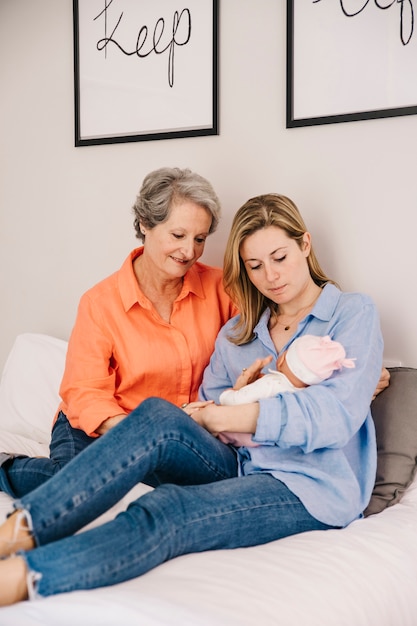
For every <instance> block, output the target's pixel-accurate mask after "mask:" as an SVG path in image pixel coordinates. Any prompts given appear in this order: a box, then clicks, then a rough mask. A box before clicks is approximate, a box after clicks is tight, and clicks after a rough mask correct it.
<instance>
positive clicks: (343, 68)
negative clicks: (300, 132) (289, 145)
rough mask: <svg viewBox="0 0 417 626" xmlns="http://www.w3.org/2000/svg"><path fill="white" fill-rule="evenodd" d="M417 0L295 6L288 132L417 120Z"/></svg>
mask: <svg viewBox="0 0 417 626" xmlns="http://www.w3.org/2000/svg"><path fill="white" fill-rule="evenodd" d="M415 2H416V0H288V1H287V12H288V13H287V20H288V23H287V27H288V42H287V46H288V48H287V53H288V54H287V63H288V66H287V81H288V84H287V89H288V92H287V96H288V99H287V127H292V126H305V125H311V124H324V123H330V122H343V121H350V120H359V119H371V118H377V117H389V116H394V115H409V114H415V113H417V80H416V76H417V33H416V32H415V25H414V3H415Z"/></svg>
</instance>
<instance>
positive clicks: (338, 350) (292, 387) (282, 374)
mask: <svg viewBox="0 0 417 626" xmlns="http://www.w3.org/2000/svg"><path fill="white" fill-rule="evenodd" d="M276 367H277V370H269V374H265V375H263V376H261V377H260V378H258V379H257V380H255V381H254V382H253V383H250V384H248V385H245V386H243V387H242V386H240V384H239V381H237V384H236V386H235V387H234V388H233V389H227V390H226V391H223V393H222V394H221V395H220V398H219V401H220V404H223V405H226V406H231V405H235V404H248V403H250V402H256V401H258V400H260V399H261V398H272V397H274V396H276V395H277V394H279V393H282V392H284V391H290V392H294V391H297V389H302V388H304V387H308V386H309V385H316V384H317V383H320V382H322V381H323V380H326V379H327V378H330V376H331V375H332V374H333V372H334V371H335V370H340V369H342V367H348V368H352V367H355V363H354V359H347V358H346V353H345V349H344V348H343V346H342V345H341V344H340V343H339V342H337V341H333V340H332V339H330V337H329V336H328V335H326V336H325V337H316V336H315V335H302V336H301V337H298V339H295V341H293V343H292V344H291V345H290V347H289V348H288V350H286V352H284V353H283V354H282V355H281V356H280V357H279V359H278V360H277V363H276ZM218 438H219V439H220V441H223V442H224V443H230V444H232V445H234V446H236V447H239V446H246V447H254V446H256V445H257V444H255V443H254V442H253V441H252V434H251V433H232V432H224V433H220V434H219V436H218Z"/></svg>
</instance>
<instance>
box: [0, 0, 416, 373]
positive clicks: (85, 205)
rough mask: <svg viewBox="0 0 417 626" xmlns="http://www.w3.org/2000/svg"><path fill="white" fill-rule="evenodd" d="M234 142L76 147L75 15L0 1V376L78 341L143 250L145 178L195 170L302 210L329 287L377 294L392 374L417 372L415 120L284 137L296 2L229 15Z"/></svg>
mask: <svg viewBox="0 0 417 626" xmlns="http://www.w3.org/2000/svg"><path fill="white" fill-rule="evenodd" d="M220 4H221V8H220V135H219V136H216V137H201V138H186V139H175V140H172V139H170V140H164V141H151V142H148V141H146V142H135V143H126V144H113V145H105V146H92V147H80V148H75V147H74V141H73V118H74V111H73V59H72V2H71V0H59V1H57V0H36V2H34V1H33V0H0V85H1V87H0V88H1V98H0V107H1V108H0V138H1V148H0V150H1V157H0V158H1V161H0V268H1V270H0V272H1V273H0V281H1V282H0V293H1V306H0V311H1V317H0V321H1V324H0V366H2V365H3V363H4V360H5V358H6V355H7V353H8V351H9V349H10V347H11V345H12V342H13V340H14V338H15V336H16V335H17V334H18V333H21V332H43V333H49V334H54V335H57V336H59V337H62V338H68V335H69V332H70V330H71V327H72V324H73V321H74V317H75V313H76V307H77V304H78V300H79V297H80V295H81V294H82V292H83V291H85V290H86V289H87V288H88V287H90V286H91V285H93V284H94V283H96V282H97V281H98V280H100V279H101V278H104V277H105V276H106V275H108V274H109V273H111V272H113V271H114V270H115V269H117V268H118V267H119V266H120V265H121V263H122V262H123V260H124V258H125V257H126V256H127V254H128V252H129V250H130V249H131V248H133V247H134V246H135V245H136V243H137V240H136V239H135V238H134V233H133V227H132V216H131V209H130V207H131V205H132V203H133V200H134V197H135V195H136V192H137V190H138V188H139V186H140V184H141V181H142V179H143V177H144V175H145V174H146V173H147V172H148V171H150V170H152V169H154V168H156V167H160V166H162V165H178V166H181V167H184V166H189V167H191V168H192V169H194V170H196V171H198V172H199V173H201V174H203V175H205V176H206V177H207V178H209V179H210V180H211V182H212V183H213V185H214V186H215V188H216V190H217V192H218V194H219V196H220V198H221V200H222V203H223V207H224V218H223V220H222V225H221V227H220V229H219V231H218V232H217V233H216V234H215V235H214V236H213V237H212V238H211V240H209V242H208V244H207V251H206V253H205V256H204V260H205V261H206V262H209V263H215V264H218V265H220V264H221V263H222V253H223V248H224V244H225V240H226V235H227V232H228V228H229V225H230V221H231V218H232V215H233V214H234V212H235V210H236V209H237V208H238V207H239V206H240V205H241V204H242V203H243V202H244V201H245V200H246V199H247V198H248V197H250V196H253V195H256V194H259V193H265V192H270V191H275V192H279V193H284V194H286V195H289V196H290V197H292V198H293V199H294V200H295V201H296V203H297V204H298V206H299V208H300V209H301V211H302V213H303V215H304V217H305V219H306V222H307V224H308V225H309V228H310V230H311V231H312V234H313V238H314V242H315V245H316V248H317V252H318V256H319V258H320V259H321V261H322V264H323V265H324V267H325V269H326V270H327V272H328V273H329V274H330V275H332V276H333V277H334V278H335V279H336V280H338V281H339V282H340V283H341V284H342V286H343V288H344V289H346V290H359V291H364V292H367V293H369V294H371V295H372V297H373V298H374V299H375V301H376V303H377V305H378V307H379V310H380V313H381V320H382V327H383V333H384V337H385V344H386V349H385V356H386V359H389V360H391V359H393V360H398V361H401V362H402V364H403V365H408V366H413V367H417V331H416V322H415V317H416V311H417V296H416V288H415V285H414V273H415V270H416V268H417V263H416V261H417V252H416V243H415V239H414V237H415V236H416V230H417V217H416V208H417V207H416V180H417V170H416V157H415V154H416V137H417V116H408V117H396V118H391V119H381V120H372V121H361V122H350V123H344V124H331V125H327V126H315V127H310V128H299V129H290V130H286V129H285V84H286V83H285V67H286V50H285V45H286V43H285V37H286V25H285V19H286V14H285V4H286V3H285V2H284V0H280V1H278V2H277V1H276V0H257V1H256V2H253V0H222V1H221V3H220Z"/></svg>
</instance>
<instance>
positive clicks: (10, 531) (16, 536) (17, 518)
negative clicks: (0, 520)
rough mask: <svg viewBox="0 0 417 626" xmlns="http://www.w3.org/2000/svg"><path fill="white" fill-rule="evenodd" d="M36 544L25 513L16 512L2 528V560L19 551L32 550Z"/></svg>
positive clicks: (0, 541)
mask: <svg viewBox="0 0 417 626" xmlns="http://www.w3.org/2000/svg"><path fill="white" fill-rule="evenodd" d="M34 547H35V542H34V540H33V537H32V533H31V531H30V530H29V527H28V524H27V520H26V516H25V514H24V512H23V511H15V512H14V513H12V515H10V517H8V518H7V520H6V521H5V522H4V524H2V525H1V526H0V559H1V558H4V557H7V556H10V555H11V554H14V553H15V552H16V551H17V550H32V548H34Z"/></svg>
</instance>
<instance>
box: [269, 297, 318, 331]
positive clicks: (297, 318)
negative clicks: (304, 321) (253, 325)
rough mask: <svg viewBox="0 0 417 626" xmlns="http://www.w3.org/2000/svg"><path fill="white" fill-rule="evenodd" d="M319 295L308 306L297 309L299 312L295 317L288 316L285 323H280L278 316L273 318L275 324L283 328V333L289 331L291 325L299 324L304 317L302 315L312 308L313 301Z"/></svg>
mask: <svg viewBox="0 0 417 626" xmlns="http://www.w3.org/2000/svg"><path fill="white" fill-rule="evenodd" d="M320 293H321V292H320ZM320 293H319V294H318V295H317V296H316V297H315V298H314V300H313V301H312V302H310V304H307V306H304V307H303V308H302V309H299V311H297V313H296V314H295V315H291V316H289V319H287V321H286V322H280V321H279V317H280V315H279V314H278V315H277V316H276V317H275V322H276V323H277V324H279V325H280V326H283V327H284V330H285V331H288V330H290V328H291V326H292V325H293V324H295V323H296V322H299V321H300V320H301V318H302V317H303V316H304V313H305V312H306V311H307V310H310V309H311V308H312V306H313V304H314V303H315V301H316V300H317V298H318V297H319V295H320Z"/></svg>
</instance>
